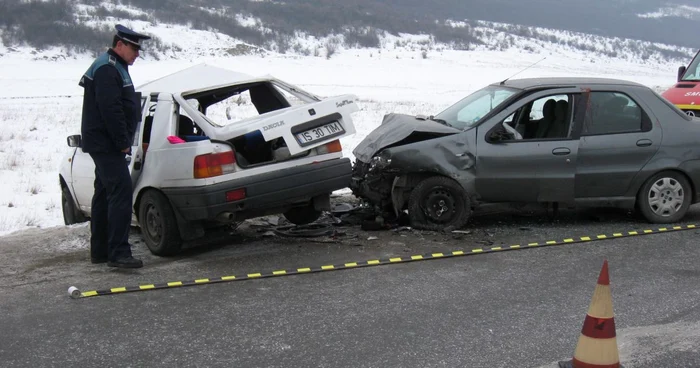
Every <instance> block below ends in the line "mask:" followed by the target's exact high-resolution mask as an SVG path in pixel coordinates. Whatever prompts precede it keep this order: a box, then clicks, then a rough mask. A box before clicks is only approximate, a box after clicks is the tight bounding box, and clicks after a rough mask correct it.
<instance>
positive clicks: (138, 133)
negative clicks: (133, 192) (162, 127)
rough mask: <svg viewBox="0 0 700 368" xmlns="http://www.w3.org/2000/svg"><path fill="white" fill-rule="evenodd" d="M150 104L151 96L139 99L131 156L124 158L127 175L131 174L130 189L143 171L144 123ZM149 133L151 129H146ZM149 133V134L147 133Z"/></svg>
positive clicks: (134, 186) (134, 185)
mask: <svg viewBox="0 0 700 368" xmlns="http://www.w3.org/2000/svg"><path fill="white" fill-rule="evenodd" d="M150 102H151V96H144V97H142V98H141V119H140V120H139V122H138V125H137V126H136V129H135V131H134V139H133V140H132V143H131V154H130V155H127V156H126V161H127V162H128V164H129V173H130V174H131V187H132V188H136V183H137V182H138V180H139V178H140V177H141V172H142V171H143V170H142V169H143V161H144V155H145V151H144V145H143V143H144V139H143V138H144V128H145V127H146V124H145V121H146V119H147V117H148V115H149V113H148V106H149V105H150ZM147 128H148V129H149V131H150V129H151V127H150V126H149V127H147ZM149 133H150V132H149Z"/></svg>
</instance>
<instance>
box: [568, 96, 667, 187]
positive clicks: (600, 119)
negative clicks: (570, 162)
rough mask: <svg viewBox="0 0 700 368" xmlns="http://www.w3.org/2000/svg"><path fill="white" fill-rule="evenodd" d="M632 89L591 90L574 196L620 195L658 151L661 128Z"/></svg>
mask: <svg viewBox="0 0 700 368" xmlns="http://www.w3.org/2000/svg"><path fill="white" fill-rule="evenodd" d="M635 97H636V96H635V95H634V94H633V93H632V92H623V91H611V90H592V91H591V92H590V97H589V98H590V103H589V109H588V110H587V111H586V117H585V122H584V124H583V127H582V132H581V139H580V143H579V158H578V165H577V169H576V198H577V199H579V200H585V199H594V198H597V199H603V198H607V199H614V197H622V196H624V195H625V193H626V192H627V189H628V188H629V187H630V185H631V184H632V180H633V179H634V177H635V175H637V173H638V172H639V171H640V170H641V169H642V168H643V167H644V165H645V164H646V163H647V162H648V161H649V160H650V159H651V158H652V156H653V155H654V154H655V153H656V151H658V149H659V146H660V143H661V137H662V134H661V128H660V127H659V126H654V124H652V120H651V118H650V116H652V115H650V114H649V113H648V112H647V111H646V105H644V104H642V103H640V102H639V101H641V100H640V99H638V98H635Z"/></svg>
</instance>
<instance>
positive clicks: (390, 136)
mask: <svg viewBox="0 0 700 368" xmlns="http://www.w3.org/2000/svg"><path fill="white" fill-rule="evenodd" d="M413 132H428V133H443V134H445V135H447V134H456V133H460V132H461V130H459V129H456V128H452V127H449V126H446V125H442V124H440V123H437V122H434V121H432V120H427V119H421V118H418V117H416V116H413V115H406V114H397V113H390V114H386V115H384V119H383V120H382V123H381V125H379V127H377V128H376V129H375V130H373V131H372V132H370V133H369V134H368V135H367V136H366V137H365V139H363V140H362V142H360V143H359V144H358V145H357V147H355V149H354V150H353V151H352V153H353V155H355V158H357V159H358V160H360V161H362V162H369V161H370V160H371V159H372V156H374V154H375V153H377V152H378V151H379V150H381V149H382V148H384V147H387V146H390V145H392V144H394V143H396V142H399V141H401V140H402V139H404V138H406V137H408V136H410V135H411V134H412V133H413Z"/></svg>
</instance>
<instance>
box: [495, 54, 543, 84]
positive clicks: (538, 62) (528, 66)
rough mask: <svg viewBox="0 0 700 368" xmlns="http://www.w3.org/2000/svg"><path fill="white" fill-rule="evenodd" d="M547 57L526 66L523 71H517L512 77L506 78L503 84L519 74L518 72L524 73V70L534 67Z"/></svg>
mask: <svg viewBox="0 0 700 368" xmlns="http://www.w3.org/2000/svg"><path fill="white" fill-rule="evenodd" d="M546 58H547V57H546V56H545V57H543V58H542V59H540V60H538V61H536V62H535V63H534V64H532V65H530V66H528V67H527V68H525V69H523V70H521V71H519V72H517V73H515V74H513V75H511V76H510V77H508V78H506V79H504V80H503V81H502V82H501V85H504V84H505V83H506V81H508V79H511V78H513V77H515V76H516V75H518V74H520V73H522V72H524V71H526V70H528V69H530V68H532V67H533V66H535V65H537V64H538V63H539V62H540V61H542V60H544V59H546Z"/></svg>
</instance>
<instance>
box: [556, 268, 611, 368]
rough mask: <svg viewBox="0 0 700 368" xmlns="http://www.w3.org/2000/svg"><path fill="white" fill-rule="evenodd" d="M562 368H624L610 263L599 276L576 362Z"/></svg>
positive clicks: (575, 358)
mask: <svg viewBox="0 0 700 368" xmlns="http://www.w3.org/2000/svg"><path fill="white" fill-rule="evenodd" d="M559 367H560V368H622V365H621V364H620V355H619V352H618V350H617V337H616V334H615V318H614V316H613V305H612V294H611V292H610V276H609V274H608V261H607V260H606V261H604V262H603V268H602V269H601V270H600V275H599V276H598V284H597V285H596V287H595V291H594V292H593V298H592V300H591V304H590V306H589V307H588V313H587V314H586V319H585V320H584V321H583V328H582V329H581V335H580V336H579V339H578V344H577V345H576V350H575V351H574V358H573V359H572V360H570V361H568V362H559Z"/></svg>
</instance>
